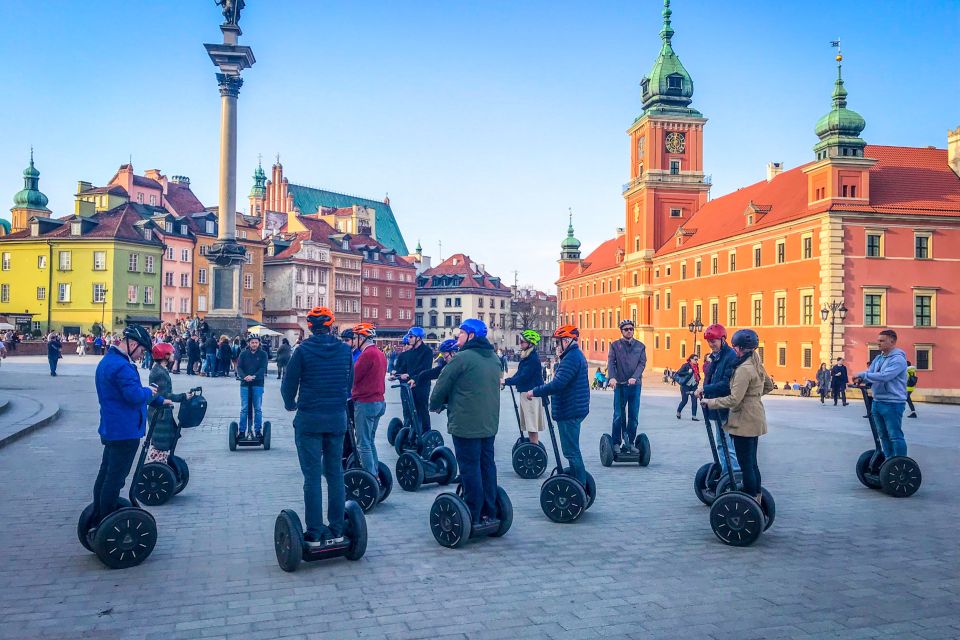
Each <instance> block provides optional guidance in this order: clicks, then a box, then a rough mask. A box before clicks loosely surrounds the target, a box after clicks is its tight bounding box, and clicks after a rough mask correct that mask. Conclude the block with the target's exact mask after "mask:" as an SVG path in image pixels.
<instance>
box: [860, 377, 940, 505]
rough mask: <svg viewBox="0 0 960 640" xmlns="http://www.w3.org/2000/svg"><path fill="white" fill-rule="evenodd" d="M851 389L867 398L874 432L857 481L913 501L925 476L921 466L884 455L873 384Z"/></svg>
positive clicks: (868, 412) (861, 462) (868, 413)
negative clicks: (910, 498)
mask: <svg viewBox="0 0 960 640" xmlns="http://www.w3.org/2000/svg"><path fill="white" fill-rule="evenodd" d="M850 386H851V387H853V388H855V389H860V393H861V395H863V404H864V405H866V407H867V421H868V422H869V423H870V432H871V433H872V434H873V449H868V450H866V451H864V452H863V453H861V454H860V458H859V459H858V460H857V479H858V480H860V482H861V483H862V484H863V485H864V486H866V487H870V488H871V489H880V490H881V491H883V492H884V493H885V494H887V495H888V496H893V497H894V498H909V497H910V496H912V495H913V494H915V493H916V492H917V489H919V488H920V483H921V482H922V481H923V476H922V475H921V474H920V465H918V464H917V463H916V461H914V459H913V458H908V457H907V456H894V457H892V458H890V459H889V460H888V459H886V458H885V457H884V455H883V449H882V448H881V446H880V432H879V431H878V430H877V423H876V421H875V420H874V417H873V396H871V395H870V393H869V389H870V385H865V384H859V385H858V384H851V385H850Z"/></svg>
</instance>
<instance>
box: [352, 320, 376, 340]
mask: <svg viewBox="0 0 960 640" xmlns="http://www.w3.org/2000/svg"><path fill="white" fill-rule="evenodd" d="M353 332H354V333H355V334H356V335H358V336H363V337H364V338H376V337H377V329H376V327H374V326H373V323H372V322H361V323H360V324H358V325H356V326H354V327H353Z"/></svg>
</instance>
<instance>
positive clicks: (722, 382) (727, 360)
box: [703, 342, 737, 422]
mask: <svg viewBox="0 0 960 640" xmlns="http://www.w3.org/2000/svg"><path fill="white" fill-rule="evenodd" d="M736 368H737V352H736V351H734V350H733V347H731V346H730V345H728V344H727V343H726V342H724V343H722V344H721V345H720V351H719V352H717V353H712V354H710V366H709V367H706V373H705V374H704V376H703V397H704V398H724V397H726V396H728V395H730V378H731V376H733V370H734V369H736ZM714 411H716V412H718V413H719V415H720V419H721V420H723V421H724V422H726V420H727V415H728V414H729V413H730V410H729V409H714Z"/></svg>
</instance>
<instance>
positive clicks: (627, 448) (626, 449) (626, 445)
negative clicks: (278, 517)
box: [620, 442, 637, 455]
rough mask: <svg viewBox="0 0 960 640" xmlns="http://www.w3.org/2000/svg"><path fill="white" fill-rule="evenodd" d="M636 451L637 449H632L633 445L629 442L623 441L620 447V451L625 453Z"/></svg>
mask: <svg viewBox="0 0 960 640" xmlns="http://www.w3.org/2000/svg"><path fill="white" fill-rule="evenodd" d="M636 452H637V450H636V449H634V448H633V445H631V444H630V443H629V442H624V443H623V446H621V447H620V453H626V454H628V455H629V454H631V453H636Z"/></svg>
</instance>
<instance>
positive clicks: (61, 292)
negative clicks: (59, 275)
mask: <svg viewBox="0 0 960 640" xmlns="http://www.w3.org/2000/svg"><path fill="white" fill-rule="evenodd" d="M57 302H70V283H69V282H60V283H57Z"/></svg>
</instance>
